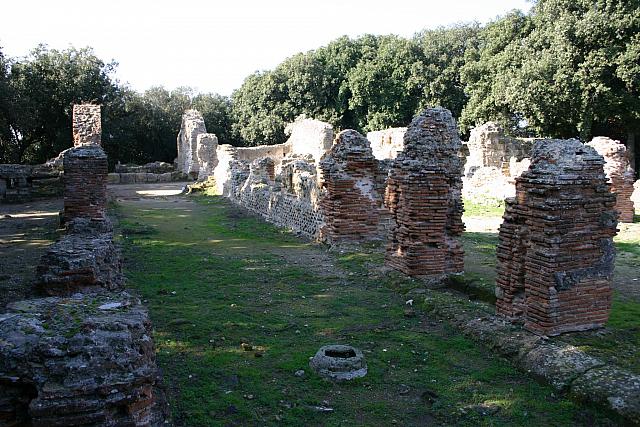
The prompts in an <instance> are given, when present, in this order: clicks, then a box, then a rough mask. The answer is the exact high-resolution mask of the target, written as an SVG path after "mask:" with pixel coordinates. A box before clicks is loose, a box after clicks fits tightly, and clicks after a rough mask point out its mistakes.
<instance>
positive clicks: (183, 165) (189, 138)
mask: <svg viewBox="0 0 640 427" xmlns="http://www.w3.org/2000/svg"><path fill="white" fill-rule="evenodd" d="M202 133H207V129H206V127H205V124H204V119H203V118H202V114H200V113H199V112H198V111H196V110H187V111H185V112H184V114H183V115H182V125H181V127H180V133H179V134H178V158H177V160H176V164H177V168H178V170H179V171H180V172H182V173H184V174H186V175H188V176H189V177H191V178H195V177H197V176H198V168H199V163H198V135H200V134H202Z"/></svg>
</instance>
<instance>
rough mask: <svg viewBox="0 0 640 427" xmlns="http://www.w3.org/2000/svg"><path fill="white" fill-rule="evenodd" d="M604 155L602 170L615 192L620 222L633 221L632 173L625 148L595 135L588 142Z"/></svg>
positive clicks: (618, 143) (613, 141) (609, 139)
mask: <svg viewBox="0 0 640 427" xmlns="http://www.w3.org/2000/svg"><path fill="white" fill-rule="evenodd" d="M588 145H589V146H591V147H593V148H595V149H596V151H597V152H598V154H600V155H601V156H602V157H604V160H605V164H604V172H605V174H606V175H607V177H608V178H609V182H610V183H611V191H612V192H614V193H616V209H617V210H618V212H619V213H620V218H619V219H620V222H633V214H634V205H633V201H632V200H631V196H632V194H633V184H634V173H633V169H631V166H630V164H629V159H628V158H627V148H626V147H625V145H624V144H622V143H620V141H615V140H613V139H611V138H606V137H602V136H600V137H597V138H594V139H593V140H592V141H591V142H589V144H588Z"/></svg>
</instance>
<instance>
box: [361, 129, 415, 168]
mask: <svg viewBox="0 0 640 427" xmlns="http://www.w3.org/2000/svg"><path fill="white" fill-rule="evenodd" d="M406 132H407V128H389V129H384V130H377V131H373V132H368V133H367V139H368V140H369V142H371V151H372V152H373V156H374V157H375V158H376V159H378V160H385V159H395V158H396V157H397V156H398V153H399V152H401V151H402V150H404V134H405V133H406Z"/></svg>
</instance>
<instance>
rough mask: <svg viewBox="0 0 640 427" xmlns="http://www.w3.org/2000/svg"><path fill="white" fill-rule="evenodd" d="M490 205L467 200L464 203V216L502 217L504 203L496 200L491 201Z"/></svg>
mask: <svg viewBox="0 0 640 427" xmlns="http://www.w3.org/2000/svg"><path fill="white" fill-rule="evenodd" d="M491 202H492V203H489V204H480V203H477V202H474V201H472V200H468V199H465V200H464V201H463V203H464V214H465V215H466V216H477V217H494V216H498V217H502V214H504V201H502V200H495V201H493V200H492V201H491Z"/></svg>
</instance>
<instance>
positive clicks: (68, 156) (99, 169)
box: [64, 144, 107, 221]
mask: <svg viewBox="0 0 640 427" xmlns="http://www.w3.org/2000/svg"><path fill="white" fill-rule="evenodd" d="M106 208H107V155H106V154H105V152H104V151H103V150H102V147H100V146H99V145H97V144H81V145H77V146H76V147H74V148H72V149H71V150H68V151H67V152H66V153H65V156H64V220H65V221H71V220H73V219H74V218H90V219H95V220H104V219H105V217H106Z"/></svg>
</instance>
